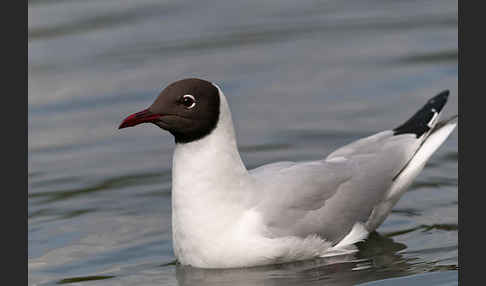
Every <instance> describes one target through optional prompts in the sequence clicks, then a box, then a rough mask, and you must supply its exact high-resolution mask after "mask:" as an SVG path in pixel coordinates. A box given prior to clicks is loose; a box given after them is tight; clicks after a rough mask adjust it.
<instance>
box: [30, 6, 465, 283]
mask: <svg viewBox="0 0 486 286" xmlns="http://www.w3.org/2000/svg"><path fill="white" fill-rule="evenodd" d="M28 13H29V16H28V17H29V31H28V37H29V38H28V39H29V42H28V51H29V59H28V62H29V66H28V71H29V85H28V89H29V110H28V112H29V119H28V124H29V154H28V170H29V182H28V183H29V190H28V191H29V199H28V231H29V244H28V247H29V249H28V268H29V284H31V285H52V284H68V283H72V282H79V284H78V285H174V284H179V285H233V286H234V285H263V284H265V285H323V284H325V285H353V284H359V283H366V284H364V285H410V284H412V283H414V284H417V285H456V284H457V270H458V249H457V243H458V225H457V223H458V219H457V204H458V199H457V198H458V187H457V180H458V176H457V166H458V164H457V161H458V145H457V131H455V132H454V133H453V134H452V135H451V137H450V138H449V139H448V140H447V141H446V142H445V144H444V145H443V146H442V147H441V148H440V149H439V150H438V152H437V153H436V154H435V155H434V156H433V157H432V159H431V160H430V162H429V164H428V165H427V166H426V168H425V170H424V171H423V172H422V174H421V175H420V176H419V177H418V178H417V181H416V183H415V184H414V185H413V186H412V188H411V190H410V191H409V192H408V193H406V194H405V195H404V197H403V198H402V199H401V201H400V202H399V203H398V204H397V205H396V207H395V208H394V211H393V212H392V213H391V215H390V216H389V217H388V219H387V220H386V221H385V222H384V224H383V225H382V226H381V227H380V228H379V229H378V233H375V234H373V235H372V237H370V239H369V240H367V241H366V242H364V243H362V244H361V245H360V249H361V250H360V252H359V253H358V254H356V255H353V256H344V257H335V258H333V259H323V260H318V261H310V262H304V263H295V264H288V265H280V266H271V267H263V268H261V267H260V268H248V269H238V270H211V271H208V270H198V269H193V268H184V267H180V266H177V265H175V263H174V259H175V258H174V256H173V253H172V246H171V234H170V231H171V228H170V164H171V153H172V149H173V146H174V145H173V142H172V138H171V136H169V135H168V134H164V133H162V132H160V131H159V129H158V128H156V127H155V126H151V125H143V126H141V127H137V128H131V129H127V130H126V131H125V130H124V132H120V131H118V130H117V129H116V127H117V126H118V124H119V123H120V121H121V120H122V119H123V118H124V116H126V115H127V114H129V113H132V112H135V111H138V110H140V109H143V108H145V107H147V106H148V105H149V104H151V102H152V100H153V99H154V98H155V96H156V94H157V93H158V92H159V91H160V89H161V88H163V87H164V86H166V85H167V84H169V83H170V82H172V81H175V80H177V79H181V78H184V77H189V76H197V77H202V78H205V79H208V80H211V81H214V82H216V83H218V84H219V85H220V86H221V87H222V88H223V90H224V92H225V94H226V96H227V97H228V99H229V101H230V105H231V108H232V111H233V117H234V121H235V125H236V126H235V127H236V132H237V134H238V140H239V145H240V148H241V153H242V157H243V160H244V161H245V163H246V164H247V166H249V167H256V166H258V165H260V164H263V163H268V162H273V161H277V160H307V159H315V158H318V157H319V156H324V155H326V154H328V153H329V152H331V151H332V150H334V149H335V148H337V147H339V146H341V145H343V144H346V143H349V142H350V141H352V140H355V139H358V138H360V137H363V136H367V135H370V134H373V133H375V132H378V131H381V130H385V129H389V128H393V127H395V126H397V125H399V124H400V123H402V122H403V121H404V120H406V119H407V118H408V117H409V116H410V115H411V114H413V113H414V112H415V110H416V109H417V108H419V107H420V106H421V105H422V104H423V103H424V102H425V101H426V100H427V99H428V98H430V97H431V96H433V95H435V94H436V93H438V92H440V91H441V90H444V89H450V90H451V97H450V102H449V104H448V105H447V107H446V111H445V113H446V114H445V116H448V115H452V114H455V113H457V102H458V92H457V85H458V62H457V42H458V38H457V1H383V0H382V1H299V2H298V4H297V2H295V1H239V2H236V1H197V2H196V1H177V2H176V1H155V0H151V1H150V0H137V1H124V0H111V1H110V0H102V1H71V0H62V1H52V0H30V1H29V11H28Z"/></svg>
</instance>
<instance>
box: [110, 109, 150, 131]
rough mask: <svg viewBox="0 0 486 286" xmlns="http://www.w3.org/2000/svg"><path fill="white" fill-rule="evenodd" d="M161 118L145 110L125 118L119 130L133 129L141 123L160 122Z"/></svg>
mask: <svg viewBox="0 0 486 286" xmlns="http://www.w3.org/2000/svg"><path fill="white" fill-rule="evenodd" d="M159 118H160V115H159V114H154V113H152V112H150V111H149V110H148V109H145V110H142V111H140V112H137V113H134V114H132V115H130V116H128V117H127V118H125V120H123V122H122V123H121V124H120V126H118V129H122V128H126V127H132V126H135V125H138V124H140V123H146V122H155V121H157V120H159Z"/></svg>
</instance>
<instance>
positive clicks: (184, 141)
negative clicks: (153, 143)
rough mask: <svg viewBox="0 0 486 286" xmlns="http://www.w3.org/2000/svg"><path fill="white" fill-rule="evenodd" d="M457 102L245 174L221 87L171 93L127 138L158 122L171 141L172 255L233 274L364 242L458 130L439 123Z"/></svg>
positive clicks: (204, 85)
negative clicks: (321, 153)
mask: <svg viewBox="0 0 486 286" xmlns="http://www.w3.org/2000/svg"><path fill="white" fill-rule="evenodd" d="M448 95H449V92H448V91H444V92H442V93H440V94H439V95H437V96H435V97H433V98H432V99H430V100H429V101H428V102H427V103H426V104H425V106H423V107H422V108H421V109H420V110H419V111H417V113H415V115H413V116H412V118H410V119H409V120H408V121H407V122H405V123H404V124H402V125H401V126H399V127H397V128H395V129H393V130H387V131H383V132H379V133H377V134H374V135H372V136H369V137H366V138H363V139H360V140H357V141H355V142H352V143H351V144H348V145H345V146H344V147H341V148H339V149H338V150H336V151H334V152H333V153H331V154H330V155H328V156H327V157H325V158H318V159H317V160H316V161H310V162H278V163H273V164H267V165H263V166H261V167H258V168H256V169H253V170H247V168H246V167H245V165H244V164H243V162H242V160H241V158H240V154H239V152H238V148H237V143H236V138H235V132H234V128H233V122H232V119H231V112H230V108H229V106H228V102H227V100H226V97H225V95H224V94H223V92H222V90H221V89H220V87H219V86H217V85H216V84H214V83H211V82H208V81H205V80H201V79H196V78H191V79H184V80H180V81H177V82H174V83H172V84H170V85H169V86H167V87H166V88H165V89H164V90H163V91H162V92H161V93H160V95H159V96H158V97H157V99H156V100H155V102H154V103H153V104H152V105H151V106H150V107H149V108H148V109H145V110H143V111H140V112H138V113H135V114H133V115H130V116H128V117H127V118H126V119H125V120H124V121H123V122H122V124H121V125H120V126H119V128H125V127H130V126H135V125H137V124H140V123H144V122H150V123H153V124H155V125H157V126H159V127H160V128H162V129H164V130H167V131H169V132H170V133H171V134H172V135H173V136H174V138H175V142H176V147H175V150H174V155H173V165H172V233H173V248H174V253H175V255H176V257H177V259H178V261H179V262H180V263H181V264H183V265H191V266H194V267H201V268H232V267H248V266H257V265H266V264H276V263H283V262H290V261H298V260H305V259H312V258H317V257H322V256H326V255H328V254H329V253H332V252H333V251H336V250H339V249H345V248H346V247H347V246H350V245H353V244H354V243H356V242H358V241H360V240H363V239H365V238H366V237H367V235H368V233H369V232H371V231H373V230H375V229H376V228H377V227H378V226H379V225H380V224H381V223H382V222H383V221H384V220H385V218H386V217H387V215H388V214H389V212H390V211H391V209H392V207H393V206H394V205H395V203H396V202H397V201H398V200H399V198H400V196H401V195H402V194H403V193H404V192H405V191H406V190H407V188H408V187H409V186H410V184H411V183H412V181H413V179H414V178H415V177H416V176H417V175H418V174H419V173H420V171H421V170H422V169H423V167H424V165H425V163H426V161H427V160H428V159H429V158H430V156H431V155H432V154H433V153H434V152H435V151H436V150H437V148H439V146H440V145H441V144H442V143H443V142H444V141H445V140H446V138H447V137H448V136H449V134H450V133H451V132H452V131H453V130H454V128H455V127H456V125H457V116H454V117H452V118H450V119H448V120H444V121H440V122H439V121H438V118H439V115H440V113H441V110H442V108H443V107H444V105H445V104H446V102H447V98H448Z"/></svg>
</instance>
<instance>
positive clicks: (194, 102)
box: [181, 94, 196, 109]
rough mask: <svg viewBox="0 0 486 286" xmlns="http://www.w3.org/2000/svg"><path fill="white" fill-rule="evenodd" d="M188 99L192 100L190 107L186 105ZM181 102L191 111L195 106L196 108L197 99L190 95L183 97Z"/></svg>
mask: <svg viewBox="0 0 486 286" xmlns="http://www.w3.org/2000/svg"><path fill="white" fill-rule="evenodd" d="M188 98H189V99H190V100H191V104H190V105H186V100H187V99H188ZM181 101H182V105H184V107H185V108H187V109H191V108H193V107H194V106H196V98H194V96H192V95H190V94H185V95H183V96H182V100H181Z"/></svg>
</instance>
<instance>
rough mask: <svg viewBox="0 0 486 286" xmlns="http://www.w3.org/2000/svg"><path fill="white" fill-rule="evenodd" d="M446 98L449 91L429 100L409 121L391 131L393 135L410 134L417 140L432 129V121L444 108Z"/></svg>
mask: <svg viewBox="0 0 486 286" xmlns="http://www.w3.org/2000/svg"><path fill="white" fill-rule="evenodd" d="M448 98H449V90H444V91H442V92H440V93H439V94H437V95H436V96H434V97H432V98H431V99H429V101H427V103H426V104H425V105H424V106H423V107H422V108H421V109H419V110H418V111H417V112H416V113H415V114H414V115H413V116H412V117H411V118H410V119H409V120H407V121H406V122H405V123H403V124H402V125H400V126H398V127H397V128H395V129H393V131H394V135H400V134H407V133H410V134H415V135H416V136H417V138H418V137H420V136H422V134H424V133H426V132H428V131H429V130H430V129H431V128H432V127H433V126H431V123H433V122H432V121H433V120H435V118H436V117H437V115H438V114H439V113H440V112H441V110H442V108H444V106H445V105H446V103H447V99H448Z"/></svg>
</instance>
